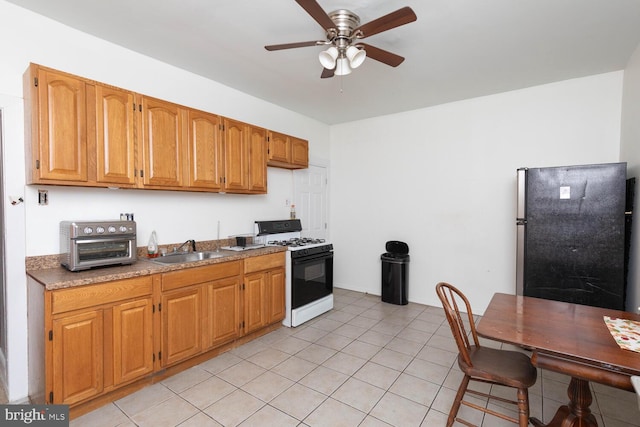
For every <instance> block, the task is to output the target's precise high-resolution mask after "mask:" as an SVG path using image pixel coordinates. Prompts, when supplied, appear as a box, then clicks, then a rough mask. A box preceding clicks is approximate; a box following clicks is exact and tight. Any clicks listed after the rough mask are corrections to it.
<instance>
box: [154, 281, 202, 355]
mask: <svg viewBox="0 0 640 427" xmlns="http://www.w3.org/2000/svg"><path fill="white" fill-rule="evenodd" d="M201 307H202V286H191V287H188V288H184V289H180V290H177V291H172V292H168V293H166V294H164V295H163V296H162V308H161V310H162V355H161V357H162V366H167V365H171V364H173V363H175V362H178V361H180V360H183V359H186V358H188V357H191V356H194V355H196V354H198V353H200V351H201V350H202V327H201V325H202V319H201V312H202V311H201Z"/></svg>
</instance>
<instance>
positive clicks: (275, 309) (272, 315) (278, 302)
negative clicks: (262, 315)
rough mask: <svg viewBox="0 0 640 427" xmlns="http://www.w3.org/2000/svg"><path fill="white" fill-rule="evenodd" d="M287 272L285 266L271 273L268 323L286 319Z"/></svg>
mask: <svg viewBox="0 0 640 427" xmlns="http://www.w3.org/2000/svg"><path fill="white" fill-rule="evenodd" d="M284 299H285V272H284V268H280V269H277V270H273V271H271V272H270V273H269V312H268V320H267V323H269V324H271V323H275V322H279V321H281V320H282V319H284V315H285V300H284Z"/></svg>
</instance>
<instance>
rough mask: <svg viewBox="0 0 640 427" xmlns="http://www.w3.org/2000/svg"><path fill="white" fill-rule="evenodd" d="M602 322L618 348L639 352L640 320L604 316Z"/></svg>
mask: <svg viewBox="0 0 640 427" xmlns="http://www.w3.org/2000/svg"><path fill="white" fill-rule="evenodd" d="M604 323H605V324H606V325H607V328H609V332H611V336H612V337H613V339H614V340H615V341H616V343H617V344H618V345H619V346H620V348H623V349H625V350H631V351H635V352H638V353H640V322H637V321H635V320H627V319H618V318H615V317H609V316H604Z"/></svg>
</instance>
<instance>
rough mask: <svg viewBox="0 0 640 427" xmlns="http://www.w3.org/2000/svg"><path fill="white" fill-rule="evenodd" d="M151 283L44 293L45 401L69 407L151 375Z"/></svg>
mask: <svg viewBox="0 0 640 427" xmlns="http://www.w3.org/2000/svg"><path fill="white" fill-rule="evenodd" d="M153 280H154V278H153V277H152V276H146V277H141V278H135V279H127V280H119V281H114V282H109V283H106V284H101V285H90V286H81V287H74V288H68V289H61V290H55V291H46V292H45V293H44V307H45V331H44V332H45V360H47V361H48V363H45V372H46V381H45V383H46V388H45V391H46V393H45V399H46V403H55V404H65V405H73V404H75V403H78V402H82V401H86V400H88V399H90V398H93V397H95V396H98V395H100V394H102V393H105V392H108V391H111V390H113V389H115V388H117V387H118V386H120V385H122V384H126V383H128V382H132V381H135V380H136V379H138V378H141V377H143V376H145V375H147V374H149V373H151V372H152V371H153V359H154V354H153ZM47 324H49V325H50V326H49V327H47ZM47 365H49V366H48V367H47Z"/></svg>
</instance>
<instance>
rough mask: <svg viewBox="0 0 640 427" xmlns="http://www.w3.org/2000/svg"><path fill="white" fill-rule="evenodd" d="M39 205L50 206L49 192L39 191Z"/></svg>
mask: <svg viewBox="0 0 640 427" xmlns="http://www.w3.org/2000/svg"><path fill="white" fill-rule="evenodd" d="M38 204H39V205H41V206H44V205H48V204H49V190H38Z"/></svg>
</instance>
